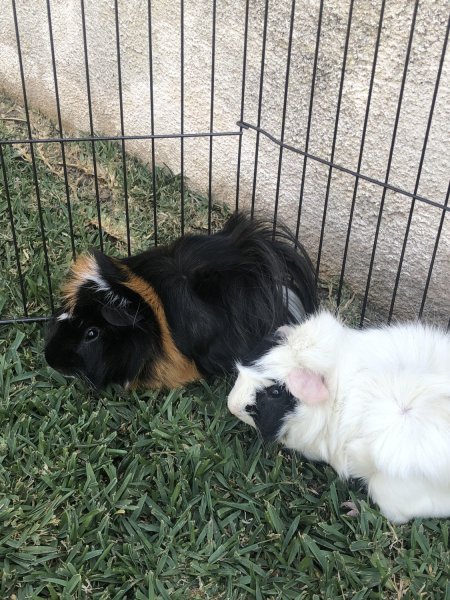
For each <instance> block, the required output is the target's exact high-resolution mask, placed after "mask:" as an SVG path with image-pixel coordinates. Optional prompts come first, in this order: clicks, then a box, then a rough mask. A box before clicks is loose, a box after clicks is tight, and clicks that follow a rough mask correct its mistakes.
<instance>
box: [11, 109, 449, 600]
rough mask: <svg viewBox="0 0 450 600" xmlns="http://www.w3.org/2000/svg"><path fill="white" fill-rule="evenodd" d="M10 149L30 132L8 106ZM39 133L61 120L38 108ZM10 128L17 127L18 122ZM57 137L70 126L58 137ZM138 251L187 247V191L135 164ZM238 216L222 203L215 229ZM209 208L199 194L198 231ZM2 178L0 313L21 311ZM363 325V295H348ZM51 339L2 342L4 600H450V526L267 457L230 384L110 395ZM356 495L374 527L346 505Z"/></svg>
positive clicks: (15, 184)
mask: <svg viewBox="0 0 450 600" xmlns="http://www.w3.org/2000/svg"><path fill="white" fill-rule="evenodd" d="M2 117H3V120H0V137H19V136H24V135H26V133H25V129H24V124H23V123H22V122H21V120H20V119H22V118H23V113H22V109H21V107H18V106H16V105H15V104H13V103H12V102H10V101H9V100H6V99H1V100H0V118H2ZM32 117H33V126H34V133H35V134H41V135H43V136H47V135H50V134H51V132H52V125H51V124H50V123H48V122H47V121H45V119H43V118H42V117H41V116H40V115H38V114H36V113H33V114H32ZM5 119H9V120H5ZM53 133H54V131H53ZM96 150H97V152H96V156H97V168H98V173H99V182H100V189H99V196H100V205H101V211H102V224H103V239H104V243H105V248H106V250H108V251H110V252H112V253H118V254H123V253H124V252H126V230H125V228H124V226H123V210H124V208H123V207H124V205H123V187H122V181H123V171H122V157H121V153H120V147H119V148H118V147H117V146H115V145H114V144H110V143H101V144H100V143H99V144H98V145H97V147H96ZM3 151H4V156H5V166H6V170H7V174H8V183H9V193H10V200H11V203H12V206H13V211H14V216H15V227H16V234H17V237H18V241H19V246H20V258H21V265H22V269H23V274H24V280H25V289H26V293H27V301H28V313H29V315H43V314H48V312H49V298H48V290H47V281H46V270H45V269H46V267H45V262H44V258H43V252H42V244H41V237H40V230H39V227H40V223H39V215H38V211H37V209H36V198H35V194H34V185H33V177H32V169H31V157H30V155H29V148H28V147H26V146H15V147H4V149H3ZM66 159H67V163H68V164H69V165H70V166H69V167H68V189H69V192H70V193H69V197H70V200H71V212H72V219H73V229H74V234H75V240H76V247H77V248H87V247H89V246H91V245H98V243H99V227H98V222H97V220H96V219H97V205H96V202H95V186H94V178H93V170H92V169H93V166H92V154H91V148H90V145H89V144H72V145H70V146H68V148H67V155H66ZM36 164H37V170H38V176H39V184H40V192H41V200H42V207H43V223H44V226H45V231H46V234H47V238H48V250H49V261H50V265H51V273H52V283H53V284H54V287H55V289H57V287H58V283H59V281H60V280H61V277H62V275H63V274H64V272H65V271H66V269H67V266H68V264H69V263H70V260H71V257H72V252H71V251H72V249H71V242H70V236H69V235H68V226H67V223H68V208H67V203H66V184H65V179H64V170H63V166H62V160H61V155H60V147H59V145H57V144H55V145H53V146H50V147H42V146H37V147H36ZM127 174H128V185H129V206H130V223H131V234H132V240H131V242H132V249H133V250H137V249H139V248H142V247H145V246H146V245H149V244H152V243H153V241H154V239H153V220H152V218H153V217H152V215H153V212H152V210H153V209H152V207H153V202H155V201H156V202H157V207H158V217H159V221H158V222H159V241H160V242H163V241H165V240H167V239H172V238H173V237H174V236H176V235H178V234H179V229H178V228H179V222H180V217H179V197H180V185H181V179H180V177H179V176H176V175H174V174H172V173H171V172H170V171H169V170H168V169H167V168H165V167H161V168H158V170H157V173H156V179H157V189H156V191H155V190H153V183H152V181H153V178H152V174H151V173H150V172H149V171H148V169H147V167H146V166H145V165H143V164H142V163H140V162H139V161H137V160H136V159H133V158H132V157H127ZM227 214H228V210H227V209H226V208H225V207H223V206H221V205H220V204H214V212H213V225H214V227H217V226H219V225H220V223H221V222H222V221H223V220H224V219H225V218H226V215H227ZM206 217H207V199H206V198H205V197H203V196H201V195H199V194H195V193H193V192H192V191H190V190H189V188H188V187H187V188H186V223H187V226H188V229H193V230H197V231H202V230H205V228H206V222H207V219H206ZM10 239H11V229H10V225H9V214H8V207H7V201H6V194H5V189H4V184H3V179H2V177H1V176H0V257H1V265H2V268H1V272H0V285H1V288H0V289H1V290H2V291H1V296H0V313H1V315H2V317H13V316H17V315H21V314H22V312H23V309H22V300H21V296H20V290H19V286H18V280H17V268H16V266H15V257H14V251H13V247H12V245H11V244H10ZM347 300H348V307H349V311H350V312H349V313H348V314H349V315H350V320H351V310H350V309H351V302H350V300H351V294H349V293H348V292H347ZM42 329H43V326H42V325H41V324H14V325H8V326H2V328H1V333H0V361H1V364H0V418H1V423H2V427H1V430H0V505H1V510H0V519H1V522H2V526H1V529H0V561H1V562H0V568H1V579H0V592H1V597H2V598H5V599H6V598H11V599H14V600H22V599H25V598H29V599H34V598H55V599H59V598H62V599H66V598H89V599H90V598H93V599H97V600H100V599H105V600H106V599H109V598H116V599H119V598H136V599H141V600H143V599H150V598H158V599H159V598H162V599H171V600H172V599H188V600H196V599H209V598H211V599H212V598H214V599H223V600H228V599H230V600H232V599H236V600H237V599H246V598H250V599H251V598H257V599H266V598H287V599H288V598H292V599H302V598H304V599H310V598H311V599H317V600H322V599H334V598H336V599H338V598H348V599H355V600H361V599H363V598H370V599H394V598H410V599H416V598H424V599H427V600H428V599H435V600H438V599H439V600H440V599H450V583H449V575H450V573H449V563H450V560H449V559H450V554H449V526H448V520H417V521H415V522H413V523H411V524H408V525H404V526H401V527H394V526H392V525H390V524H389V523H388V522H387V521H386V520H385V519H384V518H382V517H381V516H380V515H379V513H378V511H377V509H376V507H374V506H371V505H369V504H368V503H367V496H366V494H365V492H364V490H363V489H362V488H361V486H360V485H359V484H358V482H354V483H353V484H352V485H351V486H350V487H349V486H348V485H347V484H344V483H343V482H341V481H339V479H338V478H337V477H336V474H335V473H334V471H333V470H332V469H331V468H329V467H327V466H324V465H317V464H316V465H315V464H311V463H308V462H306V461H303V460H301V459H300V457H298V456H296V455H295V454H293V453H290V452H286V451H282V450H280V448H278V447H275V446H263V445H262V444H261V442H260V440H259V439H258V437H257V436H256V435H255V434H254V432H253V431H250V430H249V428H248V427H247V426H245V425H244V424H242V423H240V422H237V421H236V420H235V419H234V418H232V417H231V416H230V415H229V414H228V412H227V408H226V395H227V392H228V390H229V388H230V385H231V381H227V380H218V381H214V382H209V383H199V384H195V385H191V386H189V387H187V388H185V389H183V390H177V391H172V392H169V393H166V392H164V393H162V392H160V393H158V392H139V393H135V392H131V393H124V392H123V391H120V390H109V391H108V393H105V394H101V395H98V394H94V393H93V392H91V391H90V390H88V389H86V387H85V386H84V385H83V384H81V383H79V382H73V381H66V380H65V379H64V378H63V377H61V376H60V375H58V374H57V373H55V372H54V371H52V370H50V369H49V368H48V367H47V366H46V365H45V361H44V358H43V352H42V350H43V337H42V333H43V331H42ZM349 498H351V499H353V500H354V501H355V502H356V503H357V504H358V506H359V508H360V515H359V516H358V517H353V518H350V517H347V516H346V515H345V511H344V509H342V508H341V504H342V502H344V501H346V500H348V499H349Z"/></svg>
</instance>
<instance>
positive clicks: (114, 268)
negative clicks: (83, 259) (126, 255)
mask: <svg viewBox="0 0 450 600" xmlns="http://www.w3.org/2000/svg"><path fill="white" fill-rule="evenodd" d="M91 253H92V255H93V257H94V258H95V262H96V263H97V266H98V270H99V274H100V275H101V276H102V277H103V279H105V280H106V281H114V282H120V281H123V279H124V278H125V276H124V273H123V271H122V270H121V269H120V268H119V266H118V265H119V263H118V261H116V260H115V259H114V258H112V257H111V256H107V255H106V254H103V252H100V250H97V249H93V250H92V252H91Z"/></svg>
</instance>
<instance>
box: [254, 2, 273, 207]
mask: <svg viewBox="0 0 450 600" xmlns="http://www.w3.org/2000/svg"><path fill="white" fill-rule="evenodd" d="M268 16H269V0H266V7H265V11H264V31H263V40H262V50H261V72H260V76H259V98H258V122H257V125H258V127H260V126H261V112H262V97H263V89H264V66H265V60H266V41H267V22H268ZM259 136H260V133H259V131H257V132H256V146H255V167H254V171H253V189H252V208H251V216H252V218H253V215H254V214H255V197H256V179H257V176H258V154H259Z"/></svg>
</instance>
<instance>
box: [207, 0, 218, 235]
mask: <svg viewBox="0 0 450 600" xmlns="http://www.w3.org/2000/svg"><path fill="white" fill-rule="evenodd" d="M215 68H216V0H213V17H212V37H211V102H210V117H209V131H210V132H211V133H212V132H213V129H214V83H215ZM212 159H213V136H211V137H210V138H209V176H208V233H211V214H212Z"/></svg>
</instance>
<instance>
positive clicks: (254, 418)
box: [228, 312, 450, 523]
mask: <svg viewBox="0 0 450 600" xmlns="http://www.w3.org/2000/svg"><path fill="white" fill-rule="evenodd" d="M279 334H280V339H279V342H278V344H276V345H274V346H273V347H272V348H271V349H270V350H269V351H268V352H267V353H266V354H264V355H263V356H262V357H260V358H259V359H257V360H256V361H254V362H252V363H251V364H247V365H239V366H238V369H239V376H238V378H237V380H236V383H235V385H234V387H233V389H232V391H231V393H230V395H229V397H228V408H229V409H230V411H231V412H232V413H233V414H234V415H236V416H237V417H239V418H240V419H241V420H242V421H245V422H246V423H249V424H251V425H253V426H254V427H257V428H258V429H259V430H260V431H261V433H262V434H263V436H266V437H269V438H272V439H277V440H280V441H281V442H282V443H284V444H285V445H286V447H288V448H293V449H295V450H299V451H300V452H301V453H302V454H303V455H304V456H305V457H306V458H309V459H311V460H319V461H325V462H327V463H329V464H330V465H331V466H332V467H334V468H335V469H336V471H337V472H338V474H339V475H340V476H341V477H343V478H350V477H356V478H361V479H363V480H364V481H365V482H366V483H367V485H368V490H369V495H370V496H371V498H372V499H373V500H374V501H375V502H376V503H377V504H378V505H379V507H380V509H381V512H382V513H383V514H384V515H385V516H386V517H387V518H388V519H390V520H391V521H393V522H395V523H404V522H406V521H408V520H409V519H411V518H414V517H448V516H450V335H449V334H448V333H445V332H444V331H440V330H439V329H436V328H432V327H427V326H425V325H422V324H420V323H410V324H403V325H393V326H390V327H383V328H378V329H375V328H373V329H364V330H354V329H350V328H349V327H346V326H344V325H343V324H342V323H341V322H340V321H339V320H338V319H336V318H335V317H334V316H333V315H331V314H330V313H328V312H320V313H318V314H316V315H314V316H312V317H310V318H309V319H308V320H307V321H305V322H304V323H303V324H301V325H297V326H288V327H282V328H281V330H279ZM273 384H276V385H275V386H274V385H273ZM280 385H281V387H280Z"/></svg>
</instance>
